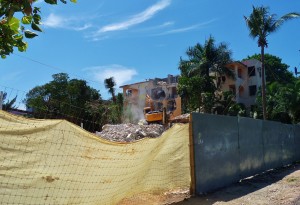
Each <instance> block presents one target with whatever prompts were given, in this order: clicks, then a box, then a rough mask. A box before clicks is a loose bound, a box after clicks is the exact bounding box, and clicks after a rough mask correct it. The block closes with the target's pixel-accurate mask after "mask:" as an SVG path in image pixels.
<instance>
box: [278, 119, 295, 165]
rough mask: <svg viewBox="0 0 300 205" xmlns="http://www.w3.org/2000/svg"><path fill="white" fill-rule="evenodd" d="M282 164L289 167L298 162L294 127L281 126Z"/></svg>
mask: <svg viewBox="0 0 300 205" xmlns="http://www.w3.org/2000/svg"><path fill="white" fill-rule="evenodd" d="M281 135H282V144H281V145H282V164H283V165H287V164H290V163H292V162H294V161H295V160H296V155H295V136H294V126H293V125H287V124H281Z"/></svg>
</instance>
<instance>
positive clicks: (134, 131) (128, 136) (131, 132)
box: [96, 123, 164, 142]
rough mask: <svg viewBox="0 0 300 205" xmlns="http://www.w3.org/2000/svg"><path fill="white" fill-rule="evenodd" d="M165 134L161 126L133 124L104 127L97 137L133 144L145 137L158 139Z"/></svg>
mask: <svg viewBox="0 0 300 205" xmlns="http://www.w3.org/2000/svg"><path fill="white" fill-rule="evenodd" d="M163 132H164V127H163V126H162V125H159V124H150V125H135V124H131V123H126V124H119V125H104V126H103V127H102V131H101V132H96V135H98V136H100V137H102V138H104V139H107V140H110V141H116V142H132V141H136V140H139V139H142V138H145V137H149V138H156V137H159V136H160V135H161V134H162V133H163Z"/></svg>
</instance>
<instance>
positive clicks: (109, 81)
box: [104, 77, 117, 102]
mask: <svg viewBox="0 0 300 205" xmlns="http://www.w3.org/2000/svg"><path fill="white" fill-rule="evenodd" d="M104 86H105V88H106V89H107V90H108V93H110V94H111V96H112V100H113V102H116V100H117V99H116V94H115V91H116V89H115V86H116V82H115V79H114V78H113V77H110V78H106V79H104Z"/></svg>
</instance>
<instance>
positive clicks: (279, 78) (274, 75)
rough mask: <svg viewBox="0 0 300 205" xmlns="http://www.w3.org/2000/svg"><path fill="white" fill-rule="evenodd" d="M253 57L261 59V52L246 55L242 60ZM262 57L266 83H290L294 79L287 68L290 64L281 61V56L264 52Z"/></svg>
mask: <svg viewBox="0 0 300 205" xmlns="http://www.w3.org/2000/svg"><path fill="white" fill-rule="evenodd" d="M253 58H254V59H257V60H261V54H254V55H252V56H248V57H247V58H246V59H244V60H248V59H253ZM264 59H265V72H266V82H267V83H272V82H278V83H281V84H284V83H290V82H291V81H294V80H295V79H296V78H295V77H294V76H293V73H291V72H290V71H289V70H288V68H289V67H290V66H289V65H287V64H285V63H283V62H282V59H281V58H279V57H277V56H274V55H271V54H267V53H266V54H265V57H264Z"/></svg>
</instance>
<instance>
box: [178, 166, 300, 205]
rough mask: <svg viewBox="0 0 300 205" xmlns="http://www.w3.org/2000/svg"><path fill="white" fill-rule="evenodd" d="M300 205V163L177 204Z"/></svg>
mask: <svg viewBox="0 0 300 205" xmlns="http://www.w3.org/2000/svg"><path fill="white" fill-rule="evenodd" d="M175 204H176V205H211V204H214V205H217V204H218V205H221V204H230V205H231V204H232V205H248V204H249V205H250V204H251V205H252V204H253V205H262V204H272V205H279V204H285V205H300V163H298V164H294V165H291V166H288V167H284V168H280V169H275V170H272V171H269V172H266V173H264V174H261V175H257V176H254V177H251V178H247V179H245V180H242V181H241V182H239V183H236V184H233V185H232V186H230V187H227V188H223V189H220V190H218V191H216V192H214V193H210V194H207V195H205V196H201V197H192V198H189V199H185V200H184V201H182V202H179V203H173V205H175Z"/></svg>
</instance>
